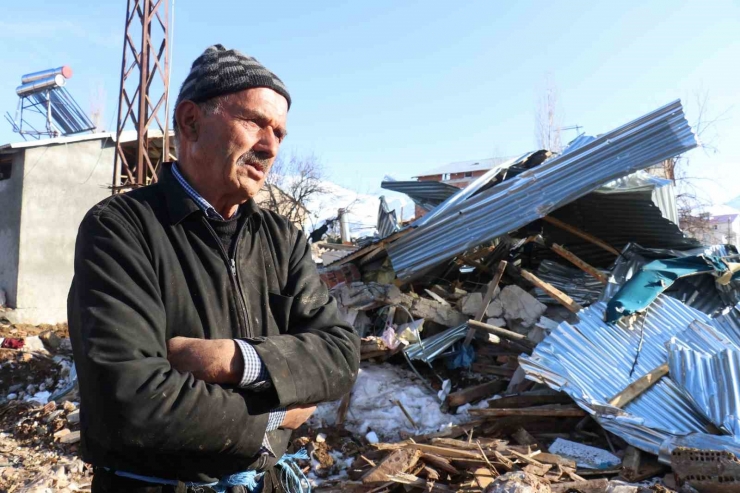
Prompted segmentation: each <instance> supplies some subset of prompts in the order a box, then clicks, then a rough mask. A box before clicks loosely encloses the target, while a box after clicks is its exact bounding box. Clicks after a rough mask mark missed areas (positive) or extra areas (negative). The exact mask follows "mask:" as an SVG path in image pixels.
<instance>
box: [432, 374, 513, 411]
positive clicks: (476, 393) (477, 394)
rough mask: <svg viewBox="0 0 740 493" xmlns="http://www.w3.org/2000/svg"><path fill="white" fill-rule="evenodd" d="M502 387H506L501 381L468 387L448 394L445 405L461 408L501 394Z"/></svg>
mask: <svg viewBox="0 0 740 493" xmlns="http://www.w3.org/2000/svg"><path fill="white" fill-rule="evenodd" d="M504 387H506V383H505V382H503V381H501V380H494V381H492V382H487V383H483V384H480V385H474V386H473V387H468V388H467V389H463V390H458V391H457V392H453V393H452V394H449V395H448V396H447V398H446V399H445V404H447V405H448V406H449V407H458V406H462V405H463V404H467V403H468V402H471V401H474V400H476V399H482V398H483V397H488V396H492V395H496V394H497V393H498V392H501V390H503V388H504Z"/></svg>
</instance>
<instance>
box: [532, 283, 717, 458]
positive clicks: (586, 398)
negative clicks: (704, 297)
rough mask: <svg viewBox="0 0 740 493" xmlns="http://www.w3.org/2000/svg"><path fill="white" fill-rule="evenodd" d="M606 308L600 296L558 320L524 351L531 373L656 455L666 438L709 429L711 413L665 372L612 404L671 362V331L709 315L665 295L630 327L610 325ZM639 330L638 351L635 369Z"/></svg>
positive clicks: (681, 328) (618, 433) (626, 438)
mask: <svg viewBox="0 0 740 493" xmlns="http://www.w3.org/2000/svg"><path fill="white" fill-rule="evenodd" d="M605 309H606V305H605V304H604V303H601V302H599V303H595V304H594V305H591V307H589V308H586V309H585V310H582V311H581V312H579V313H578V317H579V319H580V322H579V323H578V324H576V325H570V324H568V323H562V324H560V325H559V326H558V328H557V329H555V330H553V332H552V333H551V334H550V335H549V336H548V337H547V338H545V340H544V341H543V342H541V343H540V344H539V345H538V346H537V347H536V348H535V350H534V352H533V354H532V355H531V356H526V355H522V356H520V357H519V363H520V365H521V367H522V369H523V370H524V371H525V373H526V374H527V378H529V379H531V380H534V381H537V382H541V383H545V384H547V385H548V386H550V387H551V388H553V389H556V390H562V391H564V392H566V393H567V394H568V395H570V396H571V397H572V398H573V399H574V401H575V402H576V403H577V404H578V405H579V406H580V407H581V408H583V409H584V410H586V411H587V412H588V413H590V414H591V415H593V416H594V419H596V420H597V421H598V422H599V423H600V424H601V425H602V426H603V427H604V428H605V429H607V430H608V431H610V432H612V433H614V434H616V435H618V436H620V437H621V438H623V439H624V440H625V441H627V442H628V443H629V444H631V445H633V446H635V447H637V448H640V449H642V450H645V451H648V452H650V453H652V454H656V455H657V454H658V453H659V450H660V446H661V444H662V443H663V442H664V441H665V440H666V439H670V438H673V437H675V436H681V435H685V434H688V433H695V432H698V433H706V432H709V430H710V423H709V422H708V420H707V419H706V418H705V417H703V416H702V415H701V414H700V413H699V412H698V411H697V410H696V409H695V408H694V407H693V405H692V403H691V401H690V400H689V399H688V397H687V396H686V395H685V394H684V393H683V392H681V390H680V389H679V387H678V386H677V385H676V384H675V382H673V381H672V380H671V379H670V378H668V377H664V378H662V379H661V380H660V381H659V382H658V383H657V384H656V385H655V386H653V387H652V388H651V389H650V390H648V391H647V392H645V393H644V394H642V395H641V396H640V397H638V398H637V399H635V400H634V401H632V402H630V403H629V404H627V405H626V406H625V407H624V409H623V410H622V409H618V408H615V407H613V406H610V405H609V404H608V401H609V400H610V399H611V398H612V397H614V396H615V395H616V394H618V393H619V392H621V391H622V390H624V389H625V388H626V387H627V386H628V385H629V384H630V383H632V382H634V381H635V380H637V379H638V378H640V377H641V376H642V375H644V374H645V373H647V372H649V371H650V370H652V369H654V368H656V367H657V366H659V365H661V364H663V363H665V362H666V361H667V358H668V353H667V349H666V343H667V342H668V341H669V340H670V338H671V337H673V336H675V335H677V334H679V333H680V332H682V331H684V330H685V329H686V327H688V326H689V324H690V323H692V322H693V321H694V320H699V321H702V322H704V323H709V322H710V319H709V317H708V316H707V315H705V314H703V313H701V312H699V311H697V310H694V309H692V308H689V307H687V306H685V305H683V304H682V303H681V302H679V301H678V300H675V299H673V298H670V297H668V296H664V295H661V296H660V297H658V299H657V300H656V301H655V302H654V303H653V304H652V305H651V306H650V309H649V310H648V313H647V315H646V316H645V317H643V318H641V319H640V320H638V321H637V322H636V323H635V325H634V326H633V327H632V328H630V327H628V326H627V324H626V323H625V322H620V323H618V324H616V325H607V324H606V323H605V322H604V321H603V320H604V311H605ZM641 334H642V337H643V342H642V346H641V350H640V353H639V358H638V360H637V365H636V367H635V371H634V373H633V374H632V376H630V369H631V367H632V364H633V362H634V360H635V355H636V354H637V351H638V347H640V344H641V343H640V339H641Z"/></svg>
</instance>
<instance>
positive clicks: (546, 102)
mask: <svg viewBox="0 0 740 493" xmlns="http://www.w3.org/2000/svg"><path fill="white" fill-rule="evenodd" d="M561 128H562V122H561V120H560V115H559V112H558V90H557V87H556V86H555V82H554V81H553V80H552V77H551V76H550V75H547V76H546V78H545V91H544V94H542V96H541V97H540V98H539V99H538V101H537V108H536V112H535V143H536V144H537V147H538V148H539V149H546V150H548V151H551V152H553V153H559V152H560V151H562V150H563V145H562V142H561V140H560V130H561Z"/></svg>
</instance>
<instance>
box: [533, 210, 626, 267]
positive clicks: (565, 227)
mask: <svg viewBox="0 0 740 493" xmlns="http://www.w3.org/2000/svg"><path fill="white" fill-rule="evenodd" d="M542 219H543V220H544V221H546V222H548V223H550V224H552V225H553V226H557V227H558V228H560V229H562V230H565V231H567V232H568V233H571V234H574V235H576V236H578V237H579V238H581V239H584V240H586V241H588V242H589V243H593V244H594V245H596V246H598V247H601V248H603V249H604V250H606V251H607V252H609V253H612V254H614V255H616V256H617V257H619V250H617V249H616V248H614V247H613V246H611V245H609V244H607V243H606V242H604V241H602V240H600V239H598V238H597V237H595V236H593V235H590V234H588V233H586V232H585V231H581V230H580V229H578V228H576V227H575V226H571V225H570V224H568V223H565V222H563V221H561V220H560V219H556V218H554V217H552V216H545V217H543V218H542Z"/></svg>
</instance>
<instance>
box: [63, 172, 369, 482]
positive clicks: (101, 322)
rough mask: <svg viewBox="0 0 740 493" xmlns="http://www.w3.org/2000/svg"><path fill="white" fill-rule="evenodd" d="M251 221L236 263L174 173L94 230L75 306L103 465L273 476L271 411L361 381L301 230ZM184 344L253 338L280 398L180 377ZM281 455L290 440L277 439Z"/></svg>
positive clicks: (102, 214) (82, 260)
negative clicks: (179, 350) (175, 363)
mask: <svg viewBox="0 0 740 493" xmlns="http://www.w3.org/2000/svg"><path fill="white" fill-rule="evenodd" d="M241 213H242V214H244V213H246V214H248V215H249V219H248V220H247V221H245V226H244V227H243V229H242V230H241V233H240V235H239V237H238V240H237V246H236V250H235V260H236V261H235V265H234V266H233V270H232V266H231V263H230V261H229V259H228V257H227V256H226V253H225V251H224V249H223V247H222V245H221V242H220V241H219V239H218V237H217V236H216V235H215V233H214V232H213V230H212V229H211V227H210V225H209V224H208V222H207V221H206V219H205V215H204V213H203V212H202V211H201V210H200V209H199V208H198V206H197V205H196V204H195V202H194V201H193V200H192V199H191V198H190V197H189V196H188V195H187V194H186V193H185V191H184V190H183V189H182V188H181V187H180V185H179V184H178V183H177V182H176V181H175V179H174V177H173V176H172V172H171V168H170V166H169V165H165V167H164V170H163V171H162V173H161V176H160V180H159V182H158V183H156V184H154V185H151V186H148V187H144V188H140V189H137V190H135V191H132V192H130V193H127V194H123V195H116V196H113V197H111V198H108V199H106V200H104V201H102V202H101V203H99V204H98V205H96V206H95V207H93V208H92V209H91V210H90V211H89V212H88V214H87V215H86V216H85V218H84V219H83V221H82V224H81V226H80V230H79V233H78V236H77V244H76V250H75V275H74V280H73V282H72V287H71V290H70V293H69V299H68V315H69V329H70V336H71V338H72V345H73V349H74V358H75V364H76V365H77V373H78V377H79V385H80V397H81V427H82V455H83V458H84V459H85V460H86V461H89V462H91V463H92V464H94V465H96V466H104V467H108V468H111V469H114V470H122V471H127V472H133V473H137V474H142V475H146V476H157V477H163V478H167V479H178V480H183V481H211V480H214V479H218V478H220V477H222V476H224V475H226V474H231V473H235V472H239V471H244V470H246V469H247V468H266V467H270V466H271V465H273V464H274V462H275V460H274V459H273V460H271V461H268V462H267V463H264V460H263V459H261V458H260V457H259V455H258V451H259V449H260V447H261V442H262V439H263V437H264V434H265V428H266V426H267V417H268V414H267V413H268V412H269V411H270V410H271V409H274V408H277V407H285V406H290V405H293V404H306V403H317V402H322V401H328V400H334V399H338V398H340V397H342V395H344V394H345V393H347V392H348V391H349V390H350V389H351V387H352V384H353V382H354V380H355V378H356V376H357V371H358V366H359V338H358V337H357V335H356V334H355V333H354V331H353V330H352V327H351V326H349V325H348V324H347V323H345V322H344V321H343V320H342V319H341V318H340V317H339V315H338V314H337V307H336V301H335V300H334V299H333V298H332V297H331V296H329V293H328V291H327V289H326V286H325V285H324V284H323V283H322V282H321V281H320V279H319V276H318V273H317V271H316V266H315V264H314V263H313V261H312V259H311V251H310V247H309V246H308V243H307V242H306V239H305V237H304V235H303V233H302V232H300V231H299V230H298V229H296V228H295V227H294V226H293V225H291V224H290V223H289V222H288V221H287V220H286V219H285V218H283V217H282V216H279V215H277V214H275V213H273V212H270V211H266V210H261V209H259V208H258V207H257V206H256V205H255V204H254V201H249V202H247V203H246V204H244V205H243V206H242V211H241ZM175 336H185V337H199V338H206V339H233V338H244V339H246V340H249V341H250V342H252V343H253V344H254V346H255V349H256V350H257V353H258V354H259V355H260V357H261V358H262V360H263V361H264V363H265V365H266V366H267V369H268V370H269V373H270V376H271V379H272V383H273V385H274V387H273V389H272V390H268V391H264V392H259V393H258V392H253V391H246V390H241V389H233V388H225V387H223V386H219V385H211V384H207V383H205V382H203V381H200V380H196V379H195V378H194V377H193V375H192V374H190V373H182V372H179V371H177V370H175V369H173V368H172V367H171V366H170V364H169V362H168V361H167V348H166V341H167V340H168V339H170V338H172V337H175ZM268 436H269V439H270V444H271V446H272V447H273V449H274V451H275V452H276V454H277V456H278V457H279V456H280V455H282V453H283V451H284V450H285V447H286V445H287V442H288V440H289V438H290V431H285V430H276V431H274V432H270V433H269V434H268Z"/></svg>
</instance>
